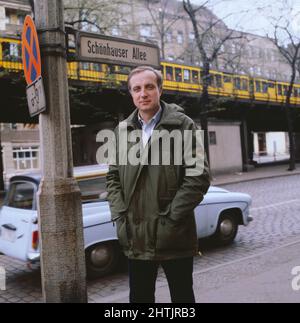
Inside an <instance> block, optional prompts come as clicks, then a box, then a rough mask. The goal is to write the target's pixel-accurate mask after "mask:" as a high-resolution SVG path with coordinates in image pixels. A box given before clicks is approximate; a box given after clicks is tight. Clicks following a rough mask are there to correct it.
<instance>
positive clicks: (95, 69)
mask: <svg viewBox="0 0 300 323" xmlns="http://www.w3.org/2000/svg"><path fill="white" fill-rule="evenodd" d="M92 68H93V71H96V72H102V66H101V64H97V63H93V64H92Z"/></svg>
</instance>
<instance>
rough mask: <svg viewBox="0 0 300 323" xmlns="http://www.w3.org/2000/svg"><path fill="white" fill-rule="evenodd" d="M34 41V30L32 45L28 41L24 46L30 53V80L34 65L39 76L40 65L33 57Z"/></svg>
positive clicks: (31, 39) (28, 73)
mask: <svg viewBox="0 0 300 323" xmlns="http://www.w3.org/2000/svg"><path fill="white" fill-rule="evenodd" d="M28 28H30V27H28ZM33 41H34V34H33V30H32V31H31V37H30V44H28V42H27V40H26V41H25V43H24V45H25V47H26V49H27V51H28V55H29V64H28V71H27V75H28V78H29V79H31V70H32V65H34V67H35V69H36V73H37V74H38V71H39V63H38V62H37V60H36V59H35V57H34V55H33ZM36 46H37V44H36ZM31 81H32V82H33V81H34V80H31Z"/></svg>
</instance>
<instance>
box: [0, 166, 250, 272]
mask: <svg viewBox="0 0 300 323" xmlns="http://www.w3.org/2000/svg"><path fill="white" fill-rule="evenodd" d="M106 173H107V166H101V165H95V166H84V167H75V168H74V174H75V178H77V180H78V184H79V187H80V189H81V194H82V210H83V225H84V244H85V251H86V266H87V272H88V275H89V276H90V277H100V276H102V275H105V274H107V273H109V272H111V271H113V269H114V268H115V267H116V266H117V264H118V262H119V260H120V258H121V253H120V246H119V244H118V239H117V235H116V226H115V223H113V222H112V221H111V216H110V210H109V205H108V202H107V201H106V195H107V194H106V176H105V175H106ZM40 180H41V175H40V174H37V173H28V174H24V175H20V176H14V177H12V178H11V180H10V184H9V187H8V191H7V194H6V198H5V201H4V204H3V207H2V209H1V212H0V253H3V254H5V255H7V256H11V257H14V258H16V259H19V260H23V261H26V262H35V261H38V260H39V257H40V250H39V232H38V214H37V200H36V193H37V191H38V186H39V183H40ZM250 204H251V197H250V196H249V195H247V194H242V193H232V192H229V191H226V190H224V189H222V188H218V187H210V189H209V191H208V193H207V194H206V195H205V198H204V200H203V201H202V202H201V204H199V206H198V207H197V208H196V209H195V216H196V222H197V234H198V238H199V239H200V238H206V237H212V238H213V239H214V240H215V241H218V242H219V243H221V244H229V243H231V242H232V241H233V240H234V238H235V237H236V234H237V231H238V225H248V224H249V222H250V221H251V220H252V217H251V216H250V214H249V207H250ZM45 247H46V246H45Z"/></svg>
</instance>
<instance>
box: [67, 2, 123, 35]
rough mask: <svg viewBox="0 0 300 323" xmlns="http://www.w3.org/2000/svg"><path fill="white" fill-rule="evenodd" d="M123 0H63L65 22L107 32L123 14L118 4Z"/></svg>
mask: <svg viewBox="0 0 300 323" xmlns="http://www.w3.org/2000/svg"><path fill="white" fill-rule="evenodd" d="M125 3H126V1H125V0H115V1H110V0H101V1H97V0H64V5H65V16H66V23H67V24H69V25H72V26H73V27H75V28H77V29H78V30H83V29H84V30H88V31H91V30H92V31H97V32H99V33H100V34H107V33H108V32H109V31H111V29H112V28H114V27H117V26H118V25H119V22H120V20H121V18H122V16H123V13H122V10H120V8H119V7H120V5H122V4H125Z"/></svg>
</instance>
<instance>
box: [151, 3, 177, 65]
mask: <svg viewBox="0 0 300 323" xmlns="http://www.w3.org/2000/svg"><path fill="white" fill-rule="evenodd" d="M145 6H146V8H147V11H148V12H149V14H150V17H151V19H152V24H153V25H154V27H155V29H156V31H157V34H158V37H159V45H160V50H161V58H162V59H165V46H166V42H167V41H168V37H169V35H170V34H171V32H172V27H173V26H174V24H175V23H176V22H177V21H178V20H180V19H182V16H180V15H178V14H175V10H174V6H178V3H177V2H176V1H174V0H158V1H153V0H145Z"/></svg>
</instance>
